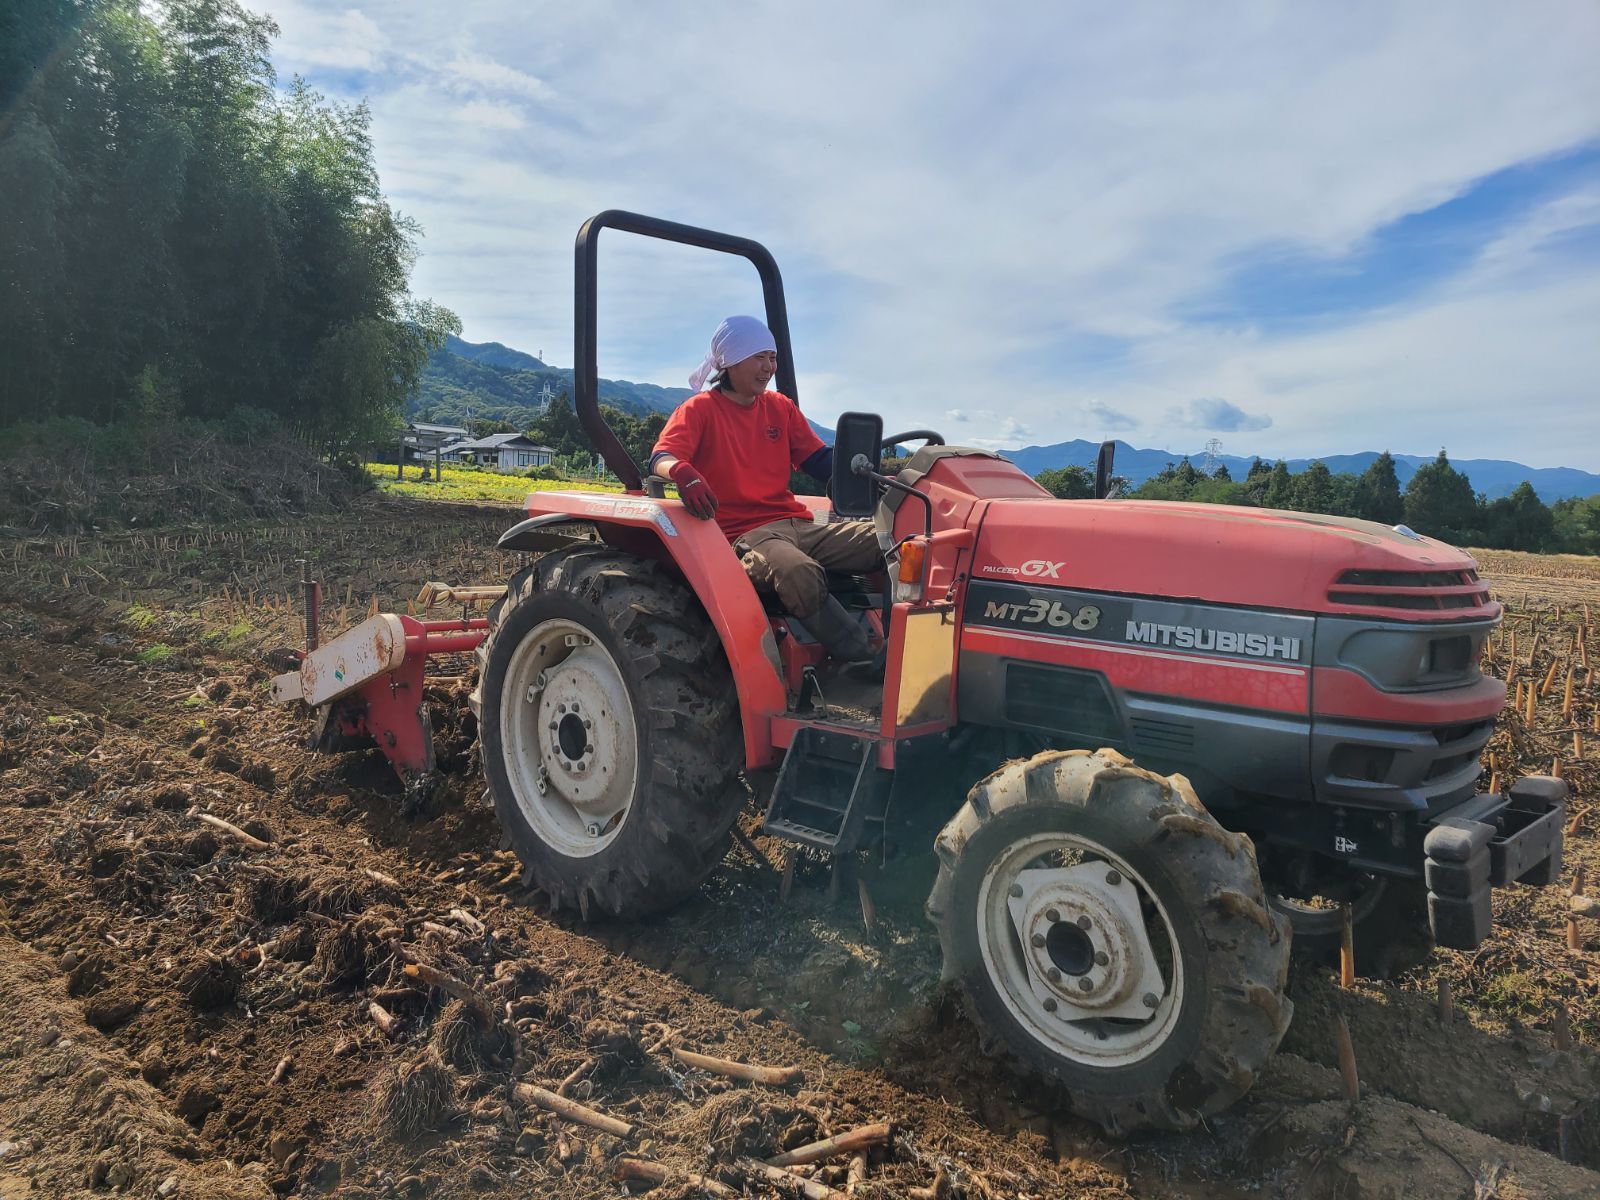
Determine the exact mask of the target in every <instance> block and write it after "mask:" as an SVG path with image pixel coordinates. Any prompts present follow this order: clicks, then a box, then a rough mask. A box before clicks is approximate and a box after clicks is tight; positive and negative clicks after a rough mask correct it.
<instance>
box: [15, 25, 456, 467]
mask: <svg viewBox="0 0 1600 1200" xmlns="http://www.w3.org/2000/svg"><path fill="white" fill-rule="evenodd" d="M276 33H277V29H276V26H274V25H273V23H272V22H271V20H270V19H268V18H265V17H260V16H256V15H254V14H252V13H250V12H247V11H246V10H245V9H243V8H241V7H240V6H239V5H237V4H236V3H234V2H233V0H155V2H153V3H141V2H140V0H5V2H4V3H0V195H3V203H0V425H10V424H14V423H18V422H22V421H24V420H37V419H39V418H48V417H56V418H79V419H81V420H83V421H85V422H91V423H94V424H96V425H106V424H112V423H145V424H149V423H152V422H154V423H161V422H169V421H172V420H183V419H195V420H201V421H222V420H224V419H228V418H232V419H233V420H234V423H235V424H243V425H245V426H250V425H262V424H266V425H278V426H281V427H283V428H286V429H288V430H291V431H293V432H295V433H298V434H300V435H301V436H302V437H304V438H306V439H307V440H308V441H310V442H312V443H313V444H314V445H316V446H317V447H318V448H319V449H321V450H323V451H325V452H327V453H329V454H331V455H333V456H335V457H340V456H350V455H351V454H353V452H354V451H355V449H356V448H357V447H358V446H361V445H364V444H365V443H367V442H368V441H369V440H370V439H371V438H372V437H373V436H374V435H375V434H376V433H377V432H378V431H380V430H381V429H383V428H385V427H387V426H388V425H389V424H391V423H392V422H393V420H394V418H395V416H396V415H397V414H398V413H399V412H400V411H401V409H402V405H403V401H404V399H405V396H406V395H407V394H408V393H409V392H410V391H411V390H412V388H413V387H414V385H415V381H416V378H417V375H418V373H419V372H420V371H421V369H422V367H423V366H424V364H425V362H426V360H427V356H428V354H429V352H430V351H431V350H432V349H434V348H435V347H437V346H438V345H441V344H442V343H443V339H444V336H445V334H446V332H451V331H455V330H457V329H458V324H457V322H456V320H455V318H454V317H453V315H452V314H450V313H449V312H448V311H447V310H444V309H441V308H438V307H436V306H434V305H431V304H429V303H427V302H422V301H416V300H413V299H412V298H411V296H410V295H409V292H408V275H409V271H410V267H411V264H412V262H413V260H414V258H415V253H416V241H417V238H418V236H419V233H420V231H419V230H418V228H417V227H416V226H415V225H414V224H412V223H411V222H409V221H408V220H406V219H405V218H404V217H402V216H400V215H399V214H398V213H396V212H395V211H394V210H393V209H392V208H391V207H390V205H389V204H388V202H387V201H386V200H385V198H384V196H383V194H382V192H381V191H380V189H379V181H378V176H377V172H376V169H375V167H374V162H373V148H372V143H371V140H370V136H369V117H368V113H367V110H366V108H365V107H364V106H360V105H358V106H354V107H345V106H341V105H338V104H332V103H329V102H327V101H325V100H324V99H323V98H322V97H320V96H319V95H318V94H316V93H315V92H313V91H311V90H310V89H308V88H307V87H306V86H305V85H304V84H303V82H301V81H300V80H298V79H297V80H295V81H293V82H292V83H291V84H290V85H289V86H288V87H287V88H280V87H279V86H278V81H277V80H276V78H275V75H274V72H273V69H272V66H271V63H270V61H269V59H268V51H269V48H270V44H271V39H272V38H273V37H274V36H275V35H276Z"/></svg>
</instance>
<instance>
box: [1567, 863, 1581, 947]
mask: <svg viewBox="0 0 1600 1200" xmlns="http://www.w3.org/2000/svg"><path fill="white" fill-rule="evenodd" d="M1581 895H1583V868H1582V867H1579V868H1578V869H1577V870H1576V871H1574V872H1573V874H1572V887H1571V889H1570V890H1569V891H1568V892H1567V897H1568V899H1569V900H1570V899H1571V897H1573V896H1581ZM1567 949H1568V950H1582V949H1583V933H1582V931H1581V930H1579V928H1578V918H1577V915H1576V914H1575V913H1571V912H1569V913H1568V914H1567Z"/></svg>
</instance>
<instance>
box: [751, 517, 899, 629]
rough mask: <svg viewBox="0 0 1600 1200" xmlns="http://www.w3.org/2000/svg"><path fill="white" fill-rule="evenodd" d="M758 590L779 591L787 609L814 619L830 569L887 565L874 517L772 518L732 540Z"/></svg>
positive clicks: (853, 569) (855, 569)
mask: <svg viewBox="0 0 1600 1200" xmlns="http://www.w3.org/2000/svg"><path fill="white" fill-rule="evenodd" d="M733 548H734V551H735V552H736V553H737V554H738V555H739V558H740V560H741V561H742V562H743V563H744V569H745V572H746V573H747V574H748V575H749V576H750V579H751V582H753V583H754V584H755V585H756V587H758V588H765V589H768V590H771V591H773V592H776V593H777V594H778V599H779V600H780V601H781V602H782V604H783V607H784V611H786V612H788V613H791V614H793V615H794V616H796V617H809V616H811V615H812V614H813V613H815V612H816V611H817V610H818V609H819V608H821V607H822V602H823V601H824V600H826V599H827V598H828V576H827V573H828V572H829V571H846V572H857V573H859V572H863V571H874V570H877V569H878V568H879V567H881V566H883V553H882V551H880V550H879V549H878V535H877V532H876V531H875V530H874V529H873V527H872V522H871V521H830V522H829V523H828V524H826V525H818V524H817V523H816V522H815V521H810V520H805V519H803V518H801V519H795V518H791V519H789V520H785V521H773V522H772V523H771V524H769V525H762V526H759V527H758V528H756V529H752V530H750V532H748V533H745V534H741V535H740V536H739V539H738V541H736V542H734V544H733Z"/></svg>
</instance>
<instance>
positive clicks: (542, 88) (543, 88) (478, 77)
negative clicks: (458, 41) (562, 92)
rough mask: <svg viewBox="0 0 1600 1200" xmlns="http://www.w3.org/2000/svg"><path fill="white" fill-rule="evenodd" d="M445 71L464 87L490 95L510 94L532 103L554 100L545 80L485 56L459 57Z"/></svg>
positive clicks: (466, 55)
mask: <svg viewBox="0 0 1600 1200" xmlns="http://www.w3.org/2000/svg"><path fill="white" fill-rule="evenodd" d="M445 71H446V73H447V74H448V75H449V76H451V77H452V78H454V79H456V80H459V81H460V82H462V83H464V84H468V85H472V86H475V87H477V88H480V89H482V90H484V91H488V92H509V93H511V94H513V95H517V96H525V97H527V98H528V99H530V100H546V99H549V98H550V97H551V96H552V93H551V91H550V88H549V87H548V86H547V85H546V84H545V82H544V81H543V80H542V79H536V78H535V77H534V76H532V75H529V74H528V73H527V72H526V71H519V70H517V69H516V68H515V67H510V66H507V65H506V64H505V63H502V62H496V61H495V60H494V59H492V58H487V57H484V56H482V55H469V54H458V55H457V56H456V57H455V58H453V59H451V60H450V62H449V63H447V64H446V65H445Z"/></svg>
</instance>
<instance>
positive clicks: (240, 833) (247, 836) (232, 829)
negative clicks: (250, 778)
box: [189, 808, 272, 850]
mask: <svg viewBox="0 0 1600 1200" xmlns="http://www.w3.org/2000/svg"><path fill="white" fill-rule="evenodd" d="M189 815H190V816H191V817H193V818H194V819H195V820H196V821H199V822H201V823H203V824H206V825H209V826H211V827H212V828H213V829H220V830H222V832H223V833H225V834H227V835H228V836H229V837H232V838H235V839H237V840H238V841H239V843H240V844H242V845H244V846H247V847H249V848H250V849H251V850H270V849H272V843H271V842H263V841H262V840H261V839H260V838H258V837H256V836H255V835H254V834H253V833H246V832H245V831H244V830H242V829H240V828H239V827H238V826H237V825H234V824H232V823H231V822H229V821H224V820H223V819H222V818H221V817H213V816H212V815H211V814H210V813H203V812H201V811H199V810H198V809H193V808H191V809H190V810H189Z"/></svg>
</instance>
